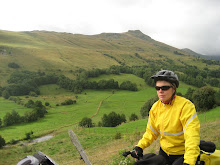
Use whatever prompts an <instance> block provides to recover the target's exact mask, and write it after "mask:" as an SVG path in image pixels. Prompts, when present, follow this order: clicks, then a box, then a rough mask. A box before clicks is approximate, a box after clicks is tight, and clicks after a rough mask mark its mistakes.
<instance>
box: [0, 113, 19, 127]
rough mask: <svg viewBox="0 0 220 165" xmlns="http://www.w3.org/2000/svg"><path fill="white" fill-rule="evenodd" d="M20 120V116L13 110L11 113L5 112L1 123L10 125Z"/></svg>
mask: <svg viewBox="0 0 220 165" xmlns="http://www.w3.org/2000/svg"><path fill="white" fill-rule="evenodd" d="M20 122H21V117H20V115H19V114H18V112H16V111H15V110H12V112H11V113H9V112H7V113H6V114H5V116H4V118H3V125H4V126H10V125H14V124H17V123H20Z"/></svg>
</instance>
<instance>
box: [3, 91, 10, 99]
mask: <svg viewBox="0 0 220 165" xmlns="http://www.w3.org/2000/svg"><path fill="white" fill-rule="evenodd" d="M2 96H3V97H4V98H5V99H8V98H9V97H10V94H9V92H8V90H4V91H3V92H2Z"/></svg>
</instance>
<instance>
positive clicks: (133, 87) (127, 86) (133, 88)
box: [120, 81, 138, 91]
mask: <svg viewBox="0 0 220 165" xmlns="http://www.w3.org/2000/svg"><path fill="white" fill-rule="evenodd" d="M120 89H123V90H130V91H137V90H138V89H137V84H135V83H132V82H131V81H124V82H122V83H121V85H120Z"/></svg>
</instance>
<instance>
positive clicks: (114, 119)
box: [79, 111, 138, 128]
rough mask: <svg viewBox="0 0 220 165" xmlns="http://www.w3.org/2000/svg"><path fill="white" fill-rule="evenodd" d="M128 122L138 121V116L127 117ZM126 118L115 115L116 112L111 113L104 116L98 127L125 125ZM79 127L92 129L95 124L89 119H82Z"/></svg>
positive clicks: (121, 115) (122, 115)
mask: <svg viewBox="0 0 220 165" xmlns="http://www.w3.org/2000/svg"><path fill="white" fill-rule="evenodd" d="M129 119H130V121H135V120H138V116H137V115H136V114H134V113H132V114H131V116H130V117H129ZM126 121H127V120H126V116H125V114H117V113H116V112H113V111H112V112H111V113H109V114H104V115H103V117H102V119H101V121H100V122H99V123H98V126H99V127H116V126H118V125H120V124H122V123H125V122H126ZM79 126H81V127H87V128H88V127H94V126H95V124H94V123H93V122H92V119H91V118H88V117H84V118H83V119H82V120H81V121H80V122H79Z"/></svg>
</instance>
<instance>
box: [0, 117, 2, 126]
mask: <svg viewBox="0 0 220 165" xmlns="http://www.w3.org/2000/svg"><path fill="white" fill-rule="evenodd" d="M1 126H2V119H1V118H0V127H1Z"/></svg>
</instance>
